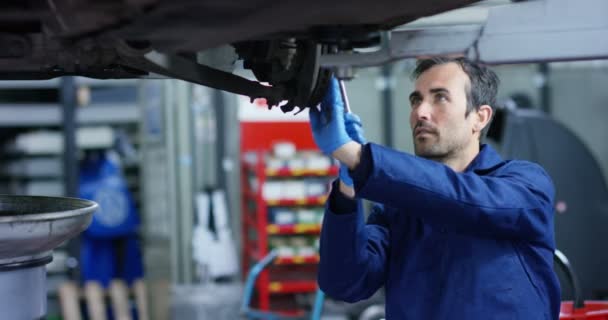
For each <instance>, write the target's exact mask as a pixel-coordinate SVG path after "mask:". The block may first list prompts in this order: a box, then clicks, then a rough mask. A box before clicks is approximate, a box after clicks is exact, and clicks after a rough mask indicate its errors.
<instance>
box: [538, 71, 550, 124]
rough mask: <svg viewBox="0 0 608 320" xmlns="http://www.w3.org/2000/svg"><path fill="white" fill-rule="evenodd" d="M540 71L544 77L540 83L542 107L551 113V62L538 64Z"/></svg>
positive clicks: (547, 112)
mask: <svg viewBox="0 0 608 320" xmlns="http://www.w3.org/2000/svg"><path fill="white" fill-rule="evenodd" d="M538 72H539V73H540V75H541V77H542V82H541V85H540V88H539V90H540V107H541V109H542V110H543V111H544V112H545V113H546V114H548V115H550V114H551V86H549V64H548V63H546V62H543V63H540V64H539V65H538Z"/></svg>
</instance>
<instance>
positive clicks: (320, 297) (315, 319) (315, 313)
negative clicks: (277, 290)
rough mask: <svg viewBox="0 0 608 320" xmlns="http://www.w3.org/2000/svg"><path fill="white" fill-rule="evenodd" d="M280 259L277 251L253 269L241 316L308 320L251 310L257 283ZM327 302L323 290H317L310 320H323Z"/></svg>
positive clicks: (245, 290)
mask: <svg viewBox="0 0 608 320" xmlns="http://www.w3.org/2000/svg"><path fill="white" fill-rule="evenodd" d="M277 257H278V252H277V251H276V250H272V251H270V253H268V255H266V256H265V257H264V258H262V260H260V261H259V262H258V263H256V264H255V265H254V266H253V267H251V269H250V271H249V274H248V275H247V280H246V281H245V288H244V290H243V301H242V302H241V314H242V315H243V316H245V317H247V318H248V319H261V320H283V319H306V317H305V316H304V317H302V316H287V315H281V314H278V313H273V312H269V311H261V310H254V309H251V307H250V306H249V304H250V303H251V297H252V295H253V291H254V289H255V282H256V280H257V278H258V276H259V275H260V273H261V272H262V270H264V268H266V267H267V266H268V265H270V264H271V263H272V262H274V260H275V259H276V258H277ZM324 300H325V294H324V293H323V291H321V289H317V293H316V295H315V302H314V305H313V308H312V313H311V314H310V318H309V319H310V320H319V319H321V312H322V311H323V302H324Z"/></svg>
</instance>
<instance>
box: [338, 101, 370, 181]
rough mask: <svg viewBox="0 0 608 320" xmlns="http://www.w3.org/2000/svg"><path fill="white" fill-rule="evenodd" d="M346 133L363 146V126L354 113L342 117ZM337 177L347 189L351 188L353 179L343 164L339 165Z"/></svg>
mask: <svg viewBox="0 0 608 320" xmlns="http://www.w3.org/2000/svg"><path fill="white" fill-rule="evenodd" d="M344 119H345V125H346V132H347V133H348V136H349V137H350V138H351V139H353V140H354V141H356V142H358V143H360V144H365V143H367V142H366V141H365V137H363V125H362V124H361V118H359V116H357V115H356V114H354V113H347V114H345V115H344ZM339 177H340V180H342V182H344V184H346V185H347V186H349V187H352V186H353V179H352V178H351V177H350V175H349V174H348V167H347V166H345V165H344V164H341V165H340V172H339Z"/></svg>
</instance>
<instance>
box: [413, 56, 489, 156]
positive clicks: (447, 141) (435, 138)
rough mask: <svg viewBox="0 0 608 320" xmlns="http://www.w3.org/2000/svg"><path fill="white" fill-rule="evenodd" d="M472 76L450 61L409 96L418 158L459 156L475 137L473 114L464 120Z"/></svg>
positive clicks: (421, 81)
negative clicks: (470, 77)
mask: <svg viewBox="0 0 608 320" xmlns="http://www.w3.org/2000/svg"><path fill="white" fill-rule="evenodd" d="M469 83H470V82H469V77H468V76H467V74H466V73H465V72H464V71H463V70H462V68H461V67H460V65H458V64H456V63H454V62H451V63H446V64H440V65H436V66H433V67H432V68H430V69H428V70H427V71H425V72H424V73H422V74H421V75H420V76H419V77H418V79H417V80H416V87H415V89H414V92H412V94H411V95H410V105H411V108H412V109H411V113H410V127H411V128H412V134H413V138H414V149H415V153H416V155H418V156H421V157H425V158H431V159H446V158H450V157H458V155H459V154H460V151H461V150H463V149H464V148H466V147H467V146H468V145H469V144H470V143H479V142H478V140H477V137H476V136H474V135H473V129H472V128H473V121H472V118H473V114H475V112H471V113H470V114H469V115H468V116H467V117H465V113H466V109H467V94H466V93H467V88H469V87H470V84H469Z"/></svg>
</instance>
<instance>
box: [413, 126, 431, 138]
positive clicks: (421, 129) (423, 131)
mask: <svg viewBox="0 0 608 320" xmlns="http://www.w3.org/2000/svg"><path fill="white" fill-rule="evenodd" d="M421 134H422V135H424V134H427V135H428V134H436V132H435V130H433V129H431V128H424V127H419V128H416V130H414V136H416V137H417V136H419V135H421Z"/></svg>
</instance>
